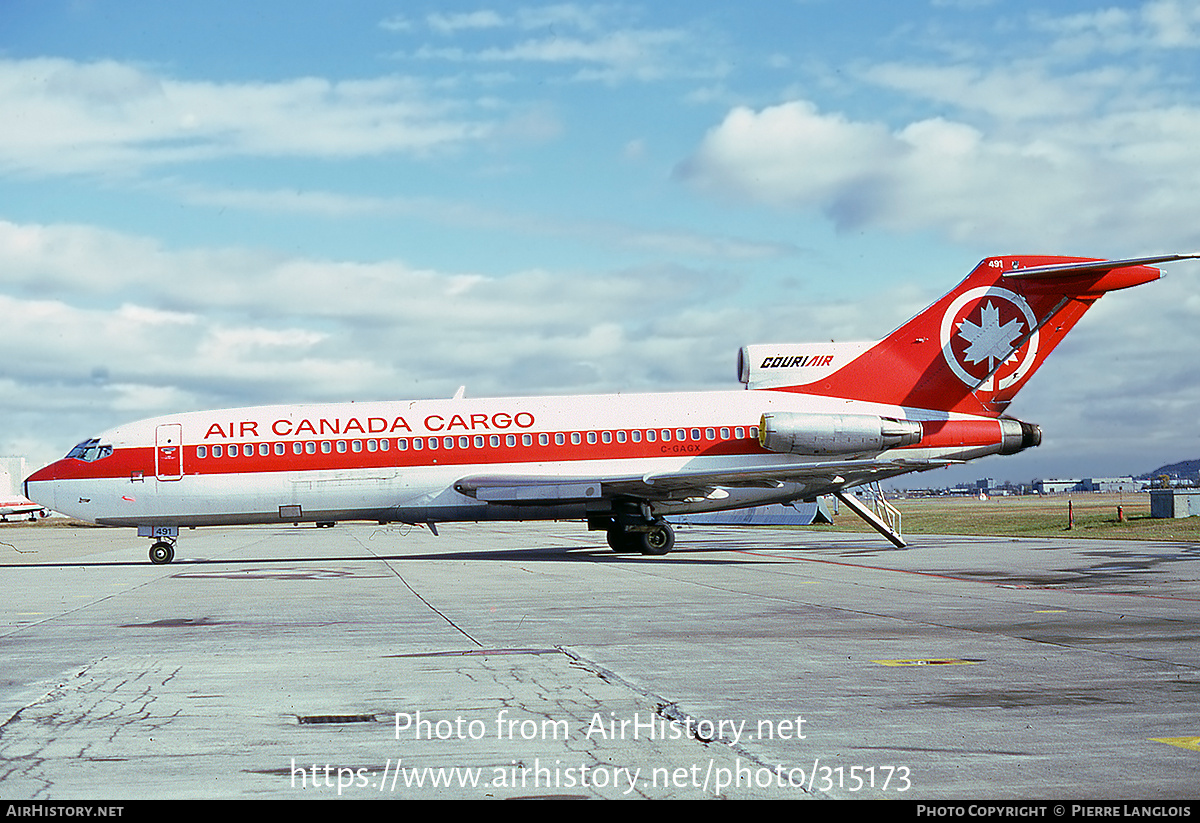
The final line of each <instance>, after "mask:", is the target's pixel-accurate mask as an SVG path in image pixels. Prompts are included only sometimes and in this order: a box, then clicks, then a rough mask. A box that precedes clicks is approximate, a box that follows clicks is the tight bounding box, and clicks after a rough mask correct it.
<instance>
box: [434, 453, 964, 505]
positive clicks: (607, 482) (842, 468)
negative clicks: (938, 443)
mask: <svg viewBox="0 0 1200 823" xmlns="http://www.w3.org/2000/svg"><path fill="white" fill-rule="evenodd" d="M956 462H959V461H952V460H908V459H904V458H896V459H892V460H870V459H866V460H837V461H824V462H807V463H800V462H796V463H775V464H771V465H760V466H739V467H734V468H723V469H686V468H685V469H678V470H675V471H669V472H651V473H648V474H640V475H594V476H586V475H580V476H567V475H560V476H552V475H486V474H483V475H472V476H469V477H464V478H462V479H460V480H459V481H458V482H457V483H455V484H454V488H455V489H456V490H457V491H459V492H461V493H462V494H466V495H469V496H471V497H474V498H476V499H478V500H483V501H486V502H489V503H507V504H516V505H520V504H528V505H533V504H544V503H563V502H567V501H578V500H584V501H586V500H603V499H612V498H617V497H623V498H634V499H639V500H678V499H682V498H686V497H704V496H706V495H708V494H709V493H710V492H712V490H714V489H718V488H735V487H740V488H766V489H769V488H778V487H780V486H782V485H784V484H789V483H791V484H799V485H802V486H804V487H805V489H804V491H803V496H809V495H813V496H816V495H821V494H829V493H832V492H834V491H837V490H839V489H842V488H846V487H850V486H857V485H861V484H863V483H871V482H875V481H877V480H882V479H885V478H888V477H894V476H896V475H898V474H905V473H907V472H913V471H927V470H929V469H936V468H941V467H943V466H947V465H950V464H951V463H956Z"/></svg>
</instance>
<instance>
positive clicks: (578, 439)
mask: <svg viewBox="0 0 1200 823" xmlns="http://www.w3.org/2000/svg"><path fill="white" fill-rule="evenodd" d="M747 436H749V437H750V438H751V439H757V438H758V427H757V426H750V427H749V428H747V427H744V426H734V427H728V426H722V427H720V428H714V427H708V428H703V429H699V428H690V429H618V430H616V431H584V432H577V431H576V432H540V433H538V434H533V433H531V432H523V433H521V434H516V433H513V434H475V435H465V434H460V435H457V436H455V435H444V436H437V435H430V436H429V437H398V438H396V440H395V448H396V449H397V450H398V451H408V450H409V449H412V450H414V451H419V450H425V449H428V450H433V449H470V448H476V449H484V448H493V449H496V448H500V447H501V445H503V446H506V447H509V448H515V447H516V446H517V445H518V444H519V445H521V446H533V445H534V443H535V442H536V443H537V445H539V446H549V445H551V443H553V444H554V445H555V446H565V445H567V444H568V443H570V444H571V445H572V446H579V445H583V444H584V443H585V442H586V443H587V444H588V445H596V444H611V443H642V442H646V443H656V442H662V443H670V442H704V441H709V442H716V441H718V440H731V439H732V440H742V439H744V438H746V437H747ZM392 445H393V444H392V441H391V440H389V439H386V438H385V439H379V440H374V439H372V440H295V441H292V443H291V447H290V449H289V446H288V444H287V443H282V442H275V443H257V444H256V443H229V444H220V443H217V444H213V445H211V446H197V447H196V457H199V458H208V457H210V456H211V457H255V456H258V457H270V456H272V455H275V456H277V457H282V456H284V455H286V454H287V453H288V451H289V450H290V451H291V453H292V454H294V455H306V454H309V455H311V454H317V452H320V453H321V454H333V453H337V454H345V453H347V452H362V451H363V450H364V449H365V450H366V451H367V452H386V451H390V450H391V448H392Z"/></svg>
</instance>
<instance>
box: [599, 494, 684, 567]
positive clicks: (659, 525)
mask: <svg viewBox="0 0 1200 823" xmlns="http://www.w3.org/2000/svg"><path fill="white" fill-rule="evenodd" d="M588 528H589V529H591V530H592V531H600V530H603V531H604V533H605V535H606V536H607V538H608V545H609V548H611V549H612V550H613V551H615V552H617V553H619V554H653V555H662V554H666V553H667V552H669V551H671V549H672V548H674V547H675V530H674V529H672V528H671V524H669V523H668V522H667V521H665V520H663V519H661V518H657V517H654V516H653V515H652V514H651V513H650V511H649V509H648V507H646V506H644V505H638V506H636V507H633V506H631V507H629V508H628V509H627V510H618V511H617V512H615V513H613V514H604V515H593V516H591V517H589V518H588Z"/></svg>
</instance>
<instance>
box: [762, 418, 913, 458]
mask: <svg viewBox="0 0 1200 823" xmlns="http://www.w3.org/2000/svg"><path fill="white" fill-rule="evenodd" d="M920 441H921V424H920V423H918V422H916V421H913V420H896V419H894V418H891V417H879V416H877V415H874V414H804V413H797V412H771V413H768V414H764V415H763V416H762V420H761V421H759V427H758V442H759V445H761V446H762V447H763V448H764V449H767V450H768V451H773V452H782V453H785V454H814V455H823V454H859V453H862V452H879V451H884V450H885V449H894V448H898V447H900V446H912V445H914V444H916V443H919V442H920Z"/></svg>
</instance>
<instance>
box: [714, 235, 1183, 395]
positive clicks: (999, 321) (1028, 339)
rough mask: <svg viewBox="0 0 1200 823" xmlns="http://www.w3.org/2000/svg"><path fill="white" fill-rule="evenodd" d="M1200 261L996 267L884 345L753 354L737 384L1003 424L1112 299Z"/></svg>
mask: <svg viewBox="0 0 1200 823" xmlns="http://www.w3.org/2000/svg"><path fill="white" fill-rule="evenodd" d="M1196 257H1200V255H1196V254H1185V255H1180V254H1173V255H1161V256H1157V257H1143V258H1136V259H1131V260H1094V259H1089V258H1080V257H1049V256H1041V255H1010V256H1002V257H989V258H987V259H986V260H984V261H983V262H981V263H980V264H979V265H978V266H976V267H975V269H974V271H972V272H971V273H970V274H969V275H967V277H966V279H964V280H963V281H962V282H961V283H959V284H958V285H957V286H956V287H955V288H954V289H952V290H951V291H950V292H949V293H948V294H946V295H945V296H944V297H942V298H941V299H940V300H938V301H937V302H935V303H934V304H933V305H931V306H929V308H927V309H925V310H924V311H923V312H921V313H920V314H918V315H917V316H916V317H914V318H913V319H912V320H909V321H908V322H907V323H905V324H904V325H902V326H901V327H900V328H898V329H896V330H895V331H894V332H892V333H891V334H890V335H888V336H887V337H886V338H884V339H883V340H880V341H878V342H868V343H824V344H822V343H816V344H768V345H754V346H746V347H745V348H743V349H742V350H741V352H740V353H739V358H738V371H739V378H740V379H741V381H742V382H743V383H745V384H746V387H747V388H749V389H775V390H780V391H791V392H802V393H804V394H815V395H822V396H827V397H844V398H847V399H852V400H864V401H871V402H878V403H888V404H894V405H899V406H906V407H909V408H922V409H936V410H939V411H947V412H963V413H967V414H982V415H987V416H992V417H999V416H1000V415H1001V414H1002V413H1003V412H1004V410H1005V409H1006V408H1007V407H1008V404H1009V403H1010V402H1012V399H1013V397H1014V396H1015V395H1016V394H1017V392H1018V391H1020V390H1021V387H1022V386H1024V385H1025V382H1026V381H1027V380H1029V378H1030V377H1031V376H1032V375H1033V373H1034V372H1035V371H1037V369H1038V367H1039V366H1041V365H1042V362H1043V361H1044V360H1045V359H1046V357H1047V356H1048V355H1049V354H1050V352H1052V351H1053V350H1054V347H1055V346H1057V345H1058V343H1059V342H1060V341H1061V340H1062V339H1063V337H1065V336H1066V334H1067V332H1069V331H1070V330H1071V329H1072V327H1074V325H1075V324H1076V323H1077V322H1079V319H1080V318H1081V317H1083V314H1084V312H1086V311H1087V310H1088V309H1089V308H1091V306H1092V304H1093V303H1095V302H1096V301H1097V300H1099V299H1100V297H1101V296H1102V295H1104V293H1105V292H1110V291H1116V290H1118V289H1126V288H1129V287H1131V286H1138V285H1141V284H1142V283H1148V282H1150V281H1152V280H1157V279H1158V278H1159V277H1160V272H1159V270H1158V269H1157V268H1154V264H1156V263H1165V262H1169V261H1173V260H1183V259H1188V258H1196Z"/></svg>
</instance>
